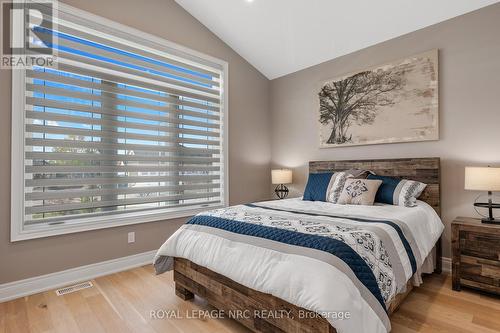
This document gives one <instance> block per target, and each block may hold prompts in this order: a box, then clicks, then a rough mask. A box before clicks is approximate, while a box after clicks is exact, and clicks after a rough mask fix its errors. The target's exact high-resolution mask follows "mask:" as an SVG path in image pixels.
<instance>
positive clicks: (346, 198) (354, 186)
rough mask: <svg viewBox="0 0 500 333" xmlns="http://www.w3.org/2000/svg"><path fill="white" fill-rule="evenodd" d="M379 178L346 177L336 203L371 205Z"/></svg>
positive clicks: (380, 182)
mask: <svg viewBox="0 0 500 333" xmlns="http://www.w3.org/2000/svg"><path fill="white" fill-rule="evenodd" d="M380 184H382V181H381V180H368V179H356V178H348V179H347V180H346V181H345V185H344V188H343V189H342V193H340V198H339V200H338V202H337V203H339V204H341V205H346V204H347V205H368V206H371V205H373V201H374V200H375V195H376V194H377V190H378V188H379V186H380Z"/></svg>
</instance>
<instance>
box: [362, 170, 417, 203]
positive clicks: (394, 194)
mask: <svg viewBox="0 0 500 333" xmlns="http://www.w3.org/2000/svg"><path fill="white" fill-rule="evenodd" d="M368 179H378V180H381V181H382V185H380V188H379V189H378V192H377V195H376V196H375V201H376V202H381V203H387V204H391V205H397V206H405V207H414V206H416V205H417V198H418V197H419V196H420V194H422V192H423V191H424V189H425V187H426V186H427V184H424V183H421V182H417V181H415V180H406V179H399V178H395V177H389V176H376V175H368Z"/></svg>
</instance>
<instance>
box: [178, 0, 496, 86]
mask: <svg viewBox="0 0 500 333" xmlns="http://www.w3.org/2000/svg"><path fill="white" fill-rule="evenodd" d="M176 2H177V3H178V4H180V5H181V6H182V7H183V8H184V9H186V10H187V11H188V12H189V13H191V15H193V16H194V17H195V18H197V19H198V20H199V21H200V22H201V23H203V24H204V25H205V26H206V27H207V28H208V29H210V30H211V31H212V32H213V33H215V34H216V35H217V36H218V37H219V38H221V39H222V40H223V41H224V42H226V43H227V44H228V45H229V46H230V47H232V48H233V49H234V50H235V51H236V52H238V53H239V54H240V55H241V56H242V57H244V58H245V59H246V60H247V61H248V62H250V63H251V64H252V65H253V66H255V67H256V68H257V69H258V70H259V71H260V72H262V73H263V74H264V75H265V76H267V77H268V78H269V79H274V78H277V77H280V76H283V75H286V74H289V73H293V72H296V71H298V70H301V69H303V68H307V67H310V66H313V65H316V64H319V63H321V62H324V61H327V60H330V59H333V58H336V57H339V56H342V55H345V54H348V53H351V52H354V51H356V50H360V49H362V48H365V47H368V46H370V45H374V44H377V43H380V42H382V41H385V40H388V39H391V38H394V37H397V36H401V35H403V34H406V33H409V32H412V31H415V30H418V29H421V28H424V27H426V26H429V25H432V24H435V23H438V22H441V21H444V20H447V19H450V18H452V17H455V16H458V15H461V14H465V13H467V12H470V11H473V10H476V9H479V8H481V7H484V6H487V5H490V4H493V3H495V2H499V0H176Z"/></svg>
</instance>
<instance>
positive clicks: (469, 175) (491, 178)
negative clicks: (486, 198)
mask: <svg viewBox="0 0 500 333" xmlns="http://www.w3.org/2000/svg"><path fill="white" fill-rule="evenodd" d="M465 189H466V190H472V191H500V168H482V167H466V168H465Z"/></svg>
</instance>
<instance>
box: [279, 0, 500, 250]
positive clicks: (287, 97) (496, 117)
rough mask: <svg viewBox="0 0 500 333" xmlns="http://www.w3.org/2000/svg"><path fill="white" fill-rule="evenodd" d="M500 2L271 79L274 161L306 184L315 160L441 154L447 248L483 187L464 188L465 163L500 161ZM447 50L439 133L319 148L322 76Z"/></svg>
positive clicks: (443, 62)
mask: <svg viewBox="0 0 500 333" xmlns="http://www.w3.org/2000/svg"><path fill="white" fill-rule="evenodd" d="M499 32H500V4H496V5H493V6H490V7H486V8H484V9H481V10H479V11H477V12H473V13H470V14H467V15H464V16H461V17H458V18H455V19H452V20H449V21H446V22H443V23H440V24H437V25H435V26H432V27H429V28H426V29H423V30H419V31H416V32H413V33H410V34H408V35H404V36H402V37H399V38H396V39H393V40H389V41H387V42H384V43H381V44H378V45H375V46H373V47H369V48H366V49H363V50H361V51H358V52H355V53H352V54H349V55H346V56H343V57H341V58H337V59H334V60H332V61H328V62H325V63H322V64H320V65H317V66H314V67H310V68H307V69H304V70H302V71H299V72H297V73H294V74H290V75H288V76H285V77H282V78H279V79H276V80H273V81H271V113H272V115H271V119H272V131H271V133H272V165H273V166H274V167H277V166H280V167H281V166H284V167H292V168H294V169H295V173H294V185H293V190H294V192H295V194H297V193H299V192H301V191H302V190H303V187H304V184H305V182H306V180H307V166H306V164H307V162H308V161H309V160H321V159H326V160H335V159H369V158H397V157H429V156H439V157H441V159H442V208H443V220H444V223H445V224H446V231H445V236H444V240H445V243H444V255H445V256H448V257H449V254H450V250H449V247H450V241H449V240H450V228H449V226H450V222H451V221H452V220H453V218H454V217H455V216H457V215H465V216H474V215H475V213H474V211H473V208H472V206H471V203H472V201H473V200H474V198H475V196H476V195H477V193H475V192H467V191H464V189H463V186H464V181H463V178H464V166H465V165H476V164H477V165H482V164H487V163H492V164H495V163H497V164H500V148H499V147H500V130H499V128H500V127H499V126H500V35H499ZM433 48H438V49H439V50H440V59H439V60H440V64H439V65H440V73H439V75H440V123H441V126H440V137H441V138H440V140H439V141H435V142H420V143H401V144H389V145H387V144H386V145H372V146H361V147H345V148H330V149H319V148H318V140H319V139H318V127H317V118H318V117H317V110H316V107H315V99H316V98H317V97H316V96H317V95H316V93H317V92H316V91H315V88H314V87H315V86H316V85H317V84H318V82H322V81H325V80H327V79H331V78H334V77H337V76H339V75H342V74H346V73H350V72H353V71H356V70H362V69H364V68H365V67H370V66H374V65H377V64H383V63H386V62H388V61H391V60H395V59H399V58H404V57H406V56H409V55H412V54H416V53H420V52H423V51H427V50H430V49H433Z"/></svg>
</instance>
